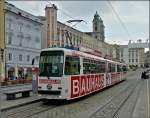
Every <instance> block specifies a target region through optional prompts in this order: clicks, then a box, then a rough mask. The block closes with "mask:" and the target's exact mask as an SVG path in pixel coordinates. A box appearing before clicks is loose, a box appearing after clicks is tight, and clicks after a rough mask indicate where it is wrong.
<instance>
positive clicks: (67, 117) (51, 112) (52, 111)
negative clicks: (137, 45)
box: [11, 71, 148, 118]
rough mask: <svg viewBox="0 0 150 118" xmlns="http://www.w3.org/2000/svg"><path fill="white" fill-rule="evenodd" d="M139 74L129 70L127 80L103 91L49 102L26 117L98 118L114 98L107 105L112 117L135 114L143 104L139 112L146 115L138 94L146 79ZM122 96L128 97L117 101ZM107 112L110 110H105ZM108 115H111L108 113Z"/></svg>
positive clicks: (140, 92) (141, 91)
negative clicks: (60, 101) (66, 100)
mask: <svg viewBox="0 0 150 118" xmlns="http://www.w3.org/2000/svg"><path fill="white" fill-rule="evenodd" d="M140 74H141V73H140V71H138V72H130V73H128V79H127V81H124V82H122V83H120V84H117V85H115V86H113V87H110V88H108V89H105V90H104V91H101V92H99V93H96V94H93V95H90V96H87V97H84V98H82V99H79V100H76V101H73V102H69V103H67V104H62V105H59V106H55V107H52V105H51V104H48V105H46V106H44V107H45V108H47V109H46V110H43V111H42V112H37V113H36V114H34V115H31V116H30V117H29V116H28V118H62V117H64V118H88V117H89V118H97V117H98V118H100V114H99V112H101V110H102V109H101V108H106V106H107V105H106V104H107V103H109V102H110V101H111V100H112V99H114V101H113V102H112V104H111V105H109V108H107V109H108V111H111V112H112V111H113V112H115V115H114V117H116V118H117V117H118V118H119V117H121V116H136V115H137V112H138V110H139V109H138V107H139V106H141V105H144V106H145V109H144V111H145V110H146V111H147V113H145V112H144V113H143V112H141V116H145V117H146V115H145V114H148V110H147V108H148V106H147V105H146V103H142V101H143V100H142V99H143V98H142V97H141V98H140V96H142V95H141V94H142V93H143V91H145V92H146V91H148V90H147V89H146V88H145V89H142V88H143V86H144V85H146V84H145V82H146V81H145V80H143V81H142V80H140ZM136 81H137V82H138V81H139V82H138V83H140V84H138V85H137V86H135V87H134V86H133V85H136V84H133V83H136ZM123 91H124V92H125V91H126V92H125V94H122V95H121V94H120V93H122V92H123ZM128 91H129V92H128ZM133 91H134V92H133ZM131 92H133V94H131V95H130V94H129V93H131ZM118 95H121V97H118ZM115 98H116V99H115ZM123 98H128V99H125V101H122V102H118V101H117V99H120V100H119V101H121V99H123ZM137 98H139V99H141V100H139V99H137ZM145 99H146V98H145ZM146 101H148V100H146ZM117 102H118V103H117ZM136 102H137V103H138V104H137V106H136V105H135V103H136ZM117 105H123V107H121V108H119V107H120V106H117ZM117 108H119V111H118V110H117ZM33 109H34V107H33ZM107 109H106V110H107ZM110 109H111V110H110ZM13 110H14V111H13ZM13 110H12V111H11V112H16V111H15V109H13ZM40 110H41V109H40ZM103 110H104V109H103ZM116 110H117V112H116ZM31 112H34V111H32V110H31V111H28V114H32V113H31ZM124 112H125V113H124ZM93 113H94V114H93ZM107 113H108V114H109V113H110V112H107ZM96 114H98V115H96ZM139 115H140V114H139ZM104 116H105V115H104ZM109 116H111V115H110V114H109ZM15 118H22V117H20V116H19V115H18V116H16V117H15ZM108 118H109V117H108ZM142 118H144V117H142Z"/></svg>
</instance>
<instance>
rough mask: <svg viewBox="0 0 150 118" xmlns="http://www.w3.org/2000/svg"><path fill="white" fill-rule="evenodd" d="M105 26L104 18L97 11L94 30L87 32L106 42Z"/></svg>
mask: <svg viewBox="0 0 150 118" xmlns="http://www.w3.org/2000/svg"><path fill="white" fill-rule="evenodd" d="M104 28H105V26H104V24H103V20H102V19H101V17H100V16H99V15H98V13H97V11H96V13H95V15H94V19H93V32H86V34H89V35H91V36H92V37H94V38H96V39H98V40H99V41H102V42H104V41H105V34H104Z"/></svg>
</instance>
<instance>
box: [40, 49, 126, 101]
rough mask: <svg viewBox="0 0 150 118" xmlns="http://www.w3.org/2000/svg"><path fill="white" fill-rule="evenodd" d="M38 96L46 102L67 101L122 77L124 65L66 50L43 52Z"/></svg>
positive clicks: (101, 87) (115, 81)
mask: <svg viewBox="0 0 150 118" xmlns="http://www.w3.org/2000/svg"><path fill="white" fill-rule="evenodd" d="M39 68H40V74H39V76H38V94H39V95H41V96H43V97H44V98H46V99H66V100H71V99H75V98H79V97H82V96H86V95H88V94H90V93H93V92H95V91H99V90H101V89H103V88H105V87H108V86H111V85H113V84H115V83H118V82H120V81H122V80H125V78H126V70H127V69H126V65H125V64H123V63H119V62H115V61H112V60H108V59H104V58H102V57H99V56H95V55H92V54H89V53H85V52H82V51H77V50H72V49H67V48H47V49H43V50H42V52H41V55H40V62H39Z"/></svg>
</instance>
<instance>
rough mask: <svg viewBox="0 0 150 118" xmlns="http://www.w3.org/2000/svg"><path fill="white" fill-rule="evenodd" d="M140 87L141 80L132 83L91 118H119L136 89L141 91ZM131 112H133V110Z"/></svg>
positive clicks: (90, 117)
mask: <svg viewBox="0 0 150 118" xmlns="http://www.w3.org/2000/svg"><path fill="white" fill-rule="evenodd" d="M138 86H141V85H140V81H139V80H138V81H137V82H135V83H134V82H132V83H131V84H129V85H128V86H127V87H126V88H125V89H124V90H123V91H121V92H120V93H119V94H118V95H116V96H114V97H113V98H111V99H110V100H109V101H107V102H106V103H105V104H104V105H103V106H102V107H100V108H99V109H97V111H95V112H93V113H92V114H91V115H90V116H89V118H117V117H118V112H119V111H120V109H121V108H122V107H123V106H124V104H125V103H126V102H127V100H128V99H129V98H130V97H131V96H132V94H133V93H134V91H135V89H136V88H138V89H140V87H138ZM135 102H136V101H135ZM133 104H134V103H133ZM134 105H135V104H134ZM134 105H133V109H134V107H135V106H134ZM131 112H133V110H132V111H131Z"/></svg>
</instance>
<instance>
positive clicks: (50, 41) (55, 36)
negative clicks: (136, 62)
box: [39, 4, 115, 58]
mask: <svg viewBox="0 0 150 118" xmlns="http://www.w3.org/2000/svg"><path fill="white" fill-rule="evenodd" d="M39 18H40V19H41V20H42V23H43V24H44V25H43V28H42V29H43V31H44V32H46V33H47V34H45V35H43V38H42V39H43V42H42V48H47V47H62V46H70V45H71V44H72V45H73V46H75V47H82V46H83V47H87V48H91V49H93V50H97V51H99V52H100V53H101V56H102V57H105V58H113V56H114V55H115V53H114V52H115V51H114V50H115V48H114V47H113V46H111V45H109V44H108V43H106V42H104V25H103V21H102V19H101V18H100V17H99V15H98V13H97V12H96V14H95V15H94V19H93V32H88V33H87V32H81V31H79V30H77V29H74V28H73V27H70V26H68V25H66V24H64V23H61V22H59V21H57V7H56V6H55V5H54V4H52V5H47V6H46V8H45V16H39Z"/></svg>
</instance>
